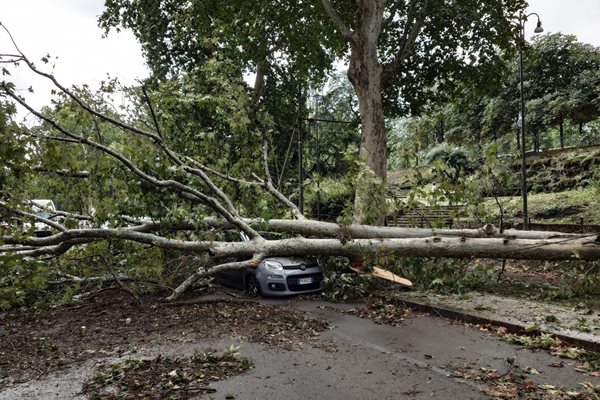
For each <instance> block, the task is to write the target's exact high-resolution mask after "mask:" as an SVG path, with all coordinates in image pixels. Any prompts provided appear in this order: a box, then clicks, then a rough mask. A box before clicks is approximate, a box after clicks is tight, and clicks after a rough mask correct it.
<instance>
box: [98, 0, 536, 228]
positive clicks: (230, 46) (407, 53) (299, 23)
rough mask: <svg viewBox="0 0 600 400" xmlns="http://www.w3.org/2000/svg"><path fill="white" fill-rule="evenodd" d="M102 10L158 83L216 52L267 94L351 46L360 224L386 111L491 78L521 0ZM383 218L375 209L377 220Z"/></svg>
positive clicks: (125, 2) (509, 43)
mask: <svg viewBox="0 0 600 400" xmlns="http://www.w3.org/2000/svg"><path fill="white" fill-rule="evenodd" d="M106 6H107V8H106V11H105V12H104V13H103V15H102V16H101V18H100V24H101V26H103V27H105V28H106V29H107V30H108V29H110V28H111V27H126V28H131V29H132V30H133V31H134V33H135V34H136V36H137V37H138V39H139V40H140V41H141V42H142V44H143V48H144V50H145V52H146V56H147V58H148V59H149V64H150V66H151V68H152V69H153V70H154V71H155V75H156V76H157V77H159V78H163V77H168V76H174V75H176V74H177V73H178V72H179V71H181V70H182V69H187V70H189V69H190V68H191V67H192V66H194V65H198V64H199V63H202V62H204V61H205V60H206V59H207V58H209V57H214V56H215V55H216V54H219V55H220V57H225V58H229V59H232V60H234V61H235V62H237V63H238V64H239V65H240V72H241V73H244V72H247V71H255V72H256V77H257V80H256V83H255V85H254V93H255V94H256V93H263V94H264V92H262V88H263V87H266V86H267V85H268V84H269V80H272V82H271V85H272V87H278V85H281V84H283V83H285V82H289V81H290V78H289V77H290V76H291V77H293V79H298V80H300V81H301V80H312V81H314V80H317V81H318V80H319V79H320V78H321V77H322V75H321V74H322V73H323V71H325V70H327V69H328V68H331V65H332V62H333V61H334V60H336V59H338V58H339V57H340V56H341V55H342V54H343V51H344V50H346V51H348V50H349V54H350V59H349V63H350V66H349V72H348V76H349V78H350V81H351V82H352V85H353V87H354V89H355V91H356V94H357V97H358V104H359V110H360V115H361V132H362V134H361V136H362V138H361V146H360V156H361V157H362V158H363V159H364V161H365V166H366V167H368V168H369V169H370V170H371V171H372V174H373V177H374V179H373V180H371V181H372V182H371V183H369V181H365V182H364V183H363V185H360V186H359V187H358V195H357V200H356V210H355V212H356V214H357V220H358V221H363V222H366V221H365V218H364V216H365V211H366V209H372V208H373V207H371V206H372V204H367V203H368V202H367V201H366V200H367V198H372V197H373V196H369V195H368V193H373V192H374V190H373V187H370V186H371V185H375V186H377V185H381V182H379V183H378V182H377V181H378V180H379V181H381V179H383V178H385V171H386V162H387V161H386V160H387V142H386V135H385V124H384V110H385V111H386V112H387V114H388V115H399V114H404V113H406V112H407V111H408V110H410V109H412V110H416V109H418V107H419V105H421V104H423V102H424V101H425V100H426V99H427V98H428V97H430V96H431V93H430V92H428V91H427V90H423V88H426V87H432V86H433V85H437V86H439V87H444V88H450V87H452V86H453V85H454V83H455V82H456V81H457V80H458V79H459V78H465V79H468V80H469V81H471V82H473V83H482V82H484V79H482V78H483V77H484V76H485V77H487V79H488V80H489V79H490V77H493V76H496V75H497V73H498V71H500V70H501V69H502V68H501V67H502V63H501V61H502V59H503V57H505V55H506V53H505V52H506V51H508V52H510V50H511V49H513V47H514V43H515V38H517V37H518V24H516V23H515V22H516V19H515V18H516V16H517V15H518V13H519V11H521V10H523V9H524V7H525V2H524V1H520V0H511V1H509V2H506V1H499V0H495V1H490V2H485V4H484V3H482V2H478V1H475V0H461V1H458V2H453V3H451V4H450V3H448V4H447V3H444V4H440V3H439V2H435V1H425V0H423V1H417V0H406V1H395V2H386V1H384V0H377V1H359V2H356V4H354V3H351V2H346V1H336V2H333V3H331V2H329V1H328V0H324V1H322V6H323V7H322V8H321V7H318V6H315V5H312V4H304V3H298V2H295V1H284V2H271V1H266V0H264V1H260V2H239V1H233V0H231V1H225V2H223V1H220V2H215V1H200V0H196V1H192V2H188V1H183V0H163V1H159V2H154V1H152V2H151V1H144V0H113V1H110V2H107V3H106ZM332 22H333V23H332ZM334 26H335V28H336V29H337V31H338V33H337V34H335V33H334V32H333V31H332V29H333V27H334ZM344 44H345V45H344ZM346 46H347V47H346ZM286 77H287V78H286ZM492 80H493V79H492ZM297 82H298V81H297ZM298 86H300V85H297V86H296V91H297V90H298ZM288 87H289V86H288ZM283 92H285V90H284V91H283ZM289 92H290V91H289V90H287V93H289ZM277 93H279V94H281V93H282V91H278V92H277ZM277 93H271V94H270V95H276V94H277ZM438 93H441V91H440V92H438ZM253 97H254V98H255V99H256V98H257V97H258V96H253ZM263 97H264V96H263ZM367 175H368V174H367ZM376 192H379V191H376ZM377 203H382V199H378V201H377ZM380 206H381V204H380ZM383 216H384V215H383V208H382V210H381V212H380V214H379V216H377V218H376V220H377V221H378V222H382V220H383V219H382V218H383Z"/></svg>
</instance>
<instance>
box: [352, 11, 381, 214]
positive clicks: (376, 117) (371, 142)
mask: <svg viewBox="0 0 600 400" xmlns="http://www.w3.org/2000/svg"><path fill="white" fill-rule="evenodd" d="M384 8H385V1H384V0H370V1H362V2H361V3H360V6H359V9H358V11H357V13H356V15H357V16H356V18H357V23H356V26H357V32H356V33H357V35H356V36H357V37H356V39H355V40H354V41H353V42H352V43H351V45H352V49H351V54H350V68H349V69H348V78H349V79H350V82H351V83H352V86H353V87H354V90H355V92H356V96H357V97H358V107H359V111H360V120H361V138H360V151H359V156H360V158H361V159H362V161H364V163H365V167H366V168H368V169H369V171H364V172H365V176H366V177H367V179H366V181H367V182H361V183H366V184H365V185H358V186H357V188H356V197H355V203H354V205H355V217H354V220H355V222H357V223H372V224H377V225H383V222H384V219H385V214H386V210H385V208H384V207H383V206H384V205H385V203H383V204H381V203H382V202H381V201H379V200H381V199H377V198H373V197H377V196H376V194H377V193H378V192H379V191H380V190H376V188H375V187H374V186H377V185H383V181H384V180H385V177H386V171H387V146H386V142H387V141H386V137H385V122H384V116H383V101H382V96H381V83H382V78H383V67H382V65H381V64H380V62H379V57H378V55H377V42H378V40H379V35H380V33H381V24H382V21H383V10H384ZM370 172H371V173H372V174H371V173H370ZM372 178H374V179H372ZM374 189H375V190H374ZM373 206H375V207H381V209H380V210H376V211H377V212H376V213H373ZM373 214H375V215H373Z"/></svg>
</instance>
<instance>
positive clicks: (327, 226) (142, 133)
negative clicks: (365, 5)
mask: <svg viewBox="0 0 600 400" xmlns="http://www.w3.org/2000/svg"><path fill="white" fill-rule="evenodd" d="M2 62H4V63H13V64H18V63H21V64H23V65H25V66H26V67H27V68H29V70H30V71H31V72H33V73H34V74H36V75H38V76H41V77H43V78H45V79H47V80H48V81H50V82H51V83H52V84H53V85H54V87H55V90H56V91H57V92H59V93H60V94H61V95H62V96H63V103H65V102H67V101H68V106H69V107H72V108H73V107H74V108H76V110H77V112H79V113H82V115H84V116H86V117H87V118H89V121H91V123H90V126H91V127H92V129H93V131H92V132H88V131H85V130H82V128H81V126H75V128H74V127H71V126H69V125H68V124H65V123H64V122H62V121H61V120H60V118H57V117H56V116H53V115H52V114H51V113H48V112H41V111H39V110H36V109H34V108H33V107H32V106H31V105H29V104H28V102H27V101H26V100H25V99H24V98H23V97H22V96H20V95H19V94H18V92H17V91H16V90H15V89H14V87H13V85H11V84H10V83H7V82H2V83H0V88H1V90H2V91H1V93H2V95H3V96H6V97H8V98H10V99H12V101H14V102H15V103H16V104H18V105H19V106H21V107H23V108H24V109H25V110H27V111H28V112H30V113H31V114H32V115H34V116H35V117H37V118H38V119H39V120H40V121H41V122H42V125H43V128H44V129H37V130H36V132H35V133H32V132H30V131H31V129H30V128H27V127H24V126H21V127H19V128H18V129H15V130H13V131H11V132H9V133H8V135H10V138H8V137H7V140H12V141H17V142H18V141H19V139H20V138H21V137H25V136H26V137H31V136H34V137H35V138H36V139H35V141H34V142H27V143H28V144H27V145H26V146H30V147H31V148H33V149H36V148H37V147H40V148H41V147H42V146H44V145H45V143H60V144H63V145H64V144H65V143H67V144H68V145H70V146H73V145H74V144H75V145H77V146H82V147H83V148H86V149H89V151H94V152H95V154H99V155H102V157H106V158H107V159H109V160H111V162H112V163H114V165H117V166H118V168H119V170H115V169H114V168H113V169H112V170H109V169H107V170H103V171H102V173H103V174H104V175H101V174H98V173H93V172H91V169H90V172H88V169H86V174H85V175H84V174H75V175H76V178H77V179H78V180H85V179H96V180H98V179H110V178H111V176H114V174H115V173H116V172H114V171H118V173H120V174H122V175H123V176H124V177H125V178H124V179H127V180H129V183H131V184H133V185H134V186H135V187H141V186H143V187H144V191H140V192H139V193H138V192H136V193H134V194H135V195H140V196H143V195H145V193H149V192H150V191H152V190H154V191H159V192H160V193H161V196H172V198H173V199H174V200H172V203H169V204H171V205H175V206H177V205H178V204H179V203H181V204H185V205H186V207H187V208H186V209H188V210H191V211H190V213H191V214H192V216H193V218H191V219H186V218H156V219H152V218H143V217H142V218H140V217H137V218H136V217H131V216H126V215H124V214H119V215H116V216H114V215H112V216H104V219H103V220H102V219H100V218H99V217H98V216H97V215H94V213H93V210H90V212H89V213H88V214H87V215H86V214H80V213H72V212H60V213H57V214H60V215H61V217H63V218H65V220H66V221H67V222H68V221H81V220H88V221H92V222H94V223H95V224H96V226H98V228H85V229H82V228H80V227H79V225H76V226H75V227H72V226H71V227H69V226H67V225H68V224H67V223H66V222H57V221H54V220H51V219H48V218H45V217H40V216H36V215H33V214H31V213H28V212H26V211H24V210H25V209H24V208H22V204H19V203H15V202H14V201H3V202H2V203H0V207H2V208H3V209H4V210H5V212H8V213H11V212H12V213H14V214H19V215H20V216H22V217H26V218H33V219H36V220H37V221H39V222H42V223H45V224H47V225H48V226H49V227H51V228H52V229H53V230H54V233H53V234H52V235H50V236H47V237H34V236H31V235H27V234H23V232H22V231H21V230H20V229H17V230H16V231H15V230H13V231H12V232H10V231H9V232H7V233H6V234H4V235H3V236H2V237H1V242H2V246H0V253H1V254H3V255H4V256H6V257H9V256H14V255H18V256H21V257H24V256H27V257H40V256H60V255H62V254H65V253H67V252H69V251H70V250H71V249H72V248H73V247H78V246H87V245H90V244H91V243H94V242H97V241H103V240H110V241H115V240H120V241H129V242H136V243H140V244H144V245H146V246H148V247H152V248H161V249H166V250H172V251H177V252H180V253H186V254H192V255H206V256H207V260H208V261H207V262H203V263H202V265H201V266H200V267H199V268H198V269H197V270H196V271H195V272H194V273H192V274H191V275H190V276H188V277H187V279H185V280H184V281H183V282H181V283H180V285H179V286H178V287H177V288H175V289H174V291H173V293H172V294H171V295H170V296H169V299H170V300H174V299H176V298H178V297H179V296H181V294H183V293H184V292H185V291H186V290H188V289H190V288H191V287H193V286H194V284H196V283H197V282H198V281H199V280H200V279H202V278H205V277H208V276H210V275H213V274H215V273H217V272H218V271H223V270H226V269H243V268H249V267H257V266H258V265H259V264H260V262H261V261H262V260H264V259H265V258H267V257H271V256H305V255H315V256H344V257H349V258H352V259H362V258H365V257H368V256H372V255H378V256H381V255H386V254H394V255H397V256H410V257H452V258H494V259H544V260H568V259H581V260H598V259H600V237H599V236H597V235H569V234H561V233H553V232H521V231H515V230H509V231H504V232H500V231H498V230H496V229H495V228H493V227H491V226H486V227H484V228H482V229H480V230H477V229H463V230H451V229H440V230H436V229H412V228H388V227H379V226H365V225H355V224H353V225H340V224H336V223H328V222H320V221H313V220H309V219H307V218H305V216H304V215H303V214H302V213H301V212H300V210H299V209H298V208H297V207H296V206H295V204H294V203H293V202H292V201H291V200H290V199H289V198H288V197H287V196H285V195H284V193H282V191H281V190H280V188H278V187H276V186H275V185H274V184H273V181H272V179H271V173H270V163H271V162H272V160H270V158H272V157H273V156H272V155H270V153H269V145H268V138H267V137H266V135H263V137H262V138H261V139H262V149H261V151H260V152H259V154H261V157H260V164H261V165H262V166H261V169H260V170H253V171H252V170H250V171H249V172H247V175H246V176H244V177H239V176H233V174H230V173H229V172H222V171H219V170H218V169H217V168H216V167H214V166H208V165H206V164H204V163H203V160H202V159H201V158H200V157H199V156H198V155H194V154H188V153H187V152H186V149H185V148H183V150H182V149H175V148H174V147H172V146H171V141H170V140H169V137H168V136H166V135H165V134H164V133H163V132H162V131H161V128H160V123H159V120H158V118H157V117H156V115H157V113H156V112H155V110H154V107H153V104H152V102H151V101H150V99H149V97H148V96H147V94H146V91H145V90H144V92H143V93H144V97H143V99H144V100H145V107H146V109H147V111H146V116H147V117H148V118H149V120H150V121H152V124H153V125H150V126H148V124H146V126H144V125H143V124H140V123H139V121H136V120H133V121H129V122H125V121H124V120H123V119H121V118H120V117H119V116H118V115H114V114H111V113H108V112H101V111H98V109H97V107H95V106H94V105H92V104H90V102H88V101H87V100H86V99H84V98H82V97H81V96H80V95H78V94H77V93H76V92H75V91H74V90H72V89H68V88H66V87H64V86H63V85H61V84H60V83H59V82H58V81H57V80H56V78H55V77H54V76H53V75H52V74H49V73H46V72H43V71H42V70H40V69H39V68H37V67H36V66H35V64H34V63H33V62H31V60H29V59H28V58H27V57H26V56H25V55H24V54H23V53H21V52H20V51H18V48H17V54H4V55H2ZM100 127H104V128H105V129H106V130H109V129H110V130H111V132H112V131H115V132H118V133H119V134H120V135H121V136H118V135H116V134H114V135H113V136H115V137H116V138H120V139H121V141H133V140H135V141H137V142H136V143H139V144H138V146H139V149H140V151H139V152H138V153H135V152H133V151H130V150H127V151H126V150H123V144H122V142H120V143H119V142H118V141H116V140H114V141H113V142H111V143H107V142H106V136H107V135H105V134H104V133H103V132H102V130H101V129H100ZM23 146H25V145H23ZM25 150H28V149H25ZM143 152H147V154H140V153H143ZM24 159H28V157H24ZM9 161H10V160H9ZM11 165H14V163H13V164H11ZM40 170H43V171H48V168H46V167H40V166H35V168H32V169H31V170H30V173H32V172H35V171H37V172H39V171H40ZM55 170H56V171H57V172H58V173H59V175H61V177H63V178H65V175H67V176H66V178H68V177H69V176H68V175H69V173H68V172H69V171H71V169H69V168H63V167H59V168H56V169H55ZM111 174H112V175H111ZM231 188H233V189H234V190H238V191H239V190H244V189H247V188H251V189H253V190H261V191H263V192H264V193H268V194H269V195H270V196H271V197H272V198H273V199H275V200H276V201H277V202H278V203H279V204H280V207H281V208H282V209H285V210H287V211H281V213H282V214H287V215H288V216H289V217H290V218H287V219H269V220H263V219H260V218H245V216H244V215H243V214H244V208H243V207H240V206H236V204H235V201H234V200H232V198H231V195H230V194H229V193H228V191H229V192H231V190H232V189H231ZM132 193H133V192H132ZM140 193H141V194H140ZM132 196H133V194H132ZM148 196H149V195H148ZM25 204H27V202H26V203H25ZM167 211H168V210H167ZM167 211H165V213H166V212H167ZM100 226H103V227H100ZM217 229H220V230H223V229H235V230H238V231H240V232H243V233H245V235H247V237H248V238H249V239H250V240H249V241H246V242H236V241H223V240H221V239H219V238H217V237H211V235H212V232H213V231H215V230H217ZM261 230H269V231H275V232H282V233H285V234H287V235H288V236H292V237H286V238H283V239H280V240H267V239H265V238H264V236H263V234H261ZM294 235H296V237H293V236H294ZM115 279H116V278H115Z"/></svg>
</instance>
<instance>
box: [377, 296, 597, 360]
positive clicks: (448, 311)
mask: <svg viewBox="0 0 600 400" xmlns="http://www.w3.org/2000/svg"><path fill="white" fill-rule="evenodd" d="M387 300H393V301H396V302H398V303H400V304H403V305H405V306H406V307H408V308H411V309H413V310H416V311H421V312H426V313H428V314H431V315H437V316H439V317H442V318H447V319H451V320H455V321H462V322H467V323H471V324H490V325H493V326H500V327H504V328H506V329H507V330H508V332H510V333H516V334H519V335H527V336H532V335H533V333H532V332H530V331H528V330H527V328H528V326H526V325H524V324H518V323H515V322H512V321H508V320H506V319H502V318H494V317H491V316H488V315H483V314H481V313H478V312H473V311H470V310H469V311H468V310H464V309H459V308H455V307H451V306H446V305H440V304H431V303H429V302H427V301H419V300H415V299H408V298H405V297H395V298H388V299H387ZM536 333H547V334H550V335H552V336H553V337H555V338H557V339H560V340H561V341H563V342H565V343H567V344H570V345H573V346H577V347H581V348H583V349H585V350H589V351H594V352H600V337H597V336H593V335H589V334H585V333H583V332H573V331H561V330H554V329H548V328H547V327H544V326H541V327H540V329H539V330H538V331H536Z"/></svg>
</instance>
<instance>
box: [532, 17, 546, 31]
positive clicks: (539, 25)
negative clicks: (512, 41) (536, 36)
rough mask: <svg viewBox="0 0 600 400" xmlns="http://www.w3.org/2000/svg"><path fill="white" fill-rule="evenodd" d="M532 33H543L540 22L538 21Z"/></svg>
mask: <svg viewBox="0 0 600 400" xmlns="http://www.w3.org/2000/svg"><path fill="white" fill-rule="evenodd" d="M533 32H534V33H542V32H544V28H542V20H540V19H538V22H537V26H536V27H535V29H534V30H533Z"/></svg>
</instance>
